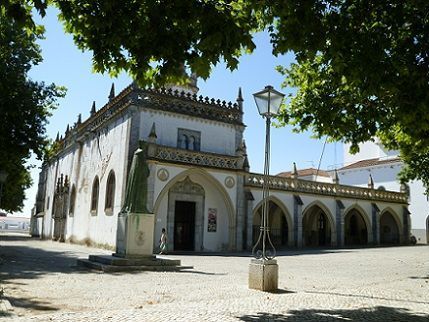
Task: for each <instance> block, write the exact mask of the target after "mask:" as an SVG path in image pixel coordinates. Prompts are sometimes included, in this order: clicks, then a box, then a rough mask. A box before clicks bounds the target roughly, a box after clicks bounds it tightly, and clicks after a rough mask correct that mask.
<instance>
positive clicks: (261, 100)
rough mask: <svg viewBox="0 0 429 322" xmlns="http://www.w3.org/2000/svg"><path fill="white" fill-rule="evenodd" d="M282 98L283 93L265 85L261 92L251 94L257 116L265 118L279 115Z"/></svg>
mask: <svg viewBox="0 0 429 322" xmlns="http://www.w3.org/2000/svg"><path fill="white" fill-rule="evenodd" d="M284 96H285V95H284V94H283V93H280V92H279V91H276V90H275V89H274V88H273V87H272V86H271V85H267V86H265V88H264V89H263V90H262V91H260V92H257V93H255V94H253V97H254V98H255V102H256V106H257V107H258V111H259V114H261V115H262V116H265V117H271V116H273V115H277V114H278V113H279V110H280V106H281V104H282V101H283V97H284Z"/></svg>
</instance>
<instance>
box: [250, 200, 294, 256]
mask: <svg viewBox="0 0 429 322" xmlns="http://www.w3.org/2000/svg"><path fill="white" fill-rule="evenodd" d="M262 209H263V205H261V206H260V207H259V208H258V210H257V211H256V213H255V215H254V216H253V243H252V244H253V245H255V244H256V242H257V240H258V237H259V233H260V227H261V220H262ZM268 214H269V216H268V227H269V228H270V239H271V242H272V243H273V246H274V247H275V248H276V249H282V248H286V247H287V246H288V241H289V225H288V221H287V218H286V216H287V214H285V213H284V211H283V210H282V209H281V208H280V207H279V206H278V205H277V204H276V203H275V202H273V201H272V200H270V201H269V204H268Z"/></svg>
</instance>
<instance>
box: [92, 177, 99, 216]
mask: <svg viewBox="0 0 429 322" xmlns="http://www.w3.org/2000/svg"><path fill="white" fill-rule="evenodd" d="M99 190H100V180H99V179H98V176H95V178H94V181H93V182H92V191H91V209H90V210H91V214H97V208H98V195H99Z"/></svg>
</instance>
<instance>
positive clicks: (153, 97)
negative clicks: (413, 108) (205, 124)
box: [133, 88, 243, 124]
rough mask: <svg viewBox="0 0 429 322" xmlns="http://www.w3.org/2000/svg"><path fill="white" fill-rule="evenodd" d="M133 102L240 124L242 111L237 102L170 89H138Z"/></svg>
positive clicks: (158, 108)
mask: <svg viewBox="0 0 429 322" xmlns="http://www.w3.org/2000/svg"><path fill="white" fill-rule="evenodd" d="M136 92H137V93H138V95H137V97H136V98H134V99H133V103H134V104H135V105H137V106H139V105H144V106H145V107H149V108H155V109H157V110H163V111H170V112H176V113H180V114H187V115H192V116H197V117H201V118H205V119H210V120H215V121H220V122H223V123H231V124H242V123H243V111H242V110H241V109H240V106H239V105H238V104H237V103H232V102H226V101H221V100H219V99H217V100H216V99H214V98H211V99H210V98H209V97H207V96H206V97H203V96H202V95H200V96H197V95H196V94H191V93H189V92H185V91H181V92H179V91H178V90H172V89H171V88H170V89H165V88H161V89H138V90H137V91H136Z"/></svg>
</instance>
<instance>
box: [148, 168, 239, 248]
mask: <svg viewBox="0 0 429 322" xmlns="http://www.w3.org/2000/svg"><path fill="white" fill-rule="evenodd" d="M154 169H155V171H156V173H157V172H158V171H159V170H160V169H165V170H167V171H168V173H169V178H168V180H166V181H161V180H159V179H158V178H157V179H156V181H155V189H154V200H155V202H154V207H153V211H154V213H155V216H156V217H155V218H156V219H155V234H154V245H155V247H156V246H157V245H159V239H160V235H161V229H162V228H165V227H166V226H167V212H168V192H169V189H170V188H171V187H172V186H174V184H175V183H177V182H180V181H183V180H184V179H185V178H186V177H187V176H189V178H190V179H191V181H192V182H194V183H197V184H199V185H201V186H202V187H203V188H204V192H205V197H204V210H203V216H204V224H203V247H204V251H221V250H226V249H228V245H229V242H230V238H235V232H232V231H231V230H230V228H231V222H232V223H233V224H234V223H235V212H236V197H237V191H236V189H237V185H236V184H235V185H234V187H232V188H227V187H226V186H225V183H224V182H225V178H226V177H228V176H232V177H233V178H234V180H235V182H237V178H236V176H235V174H234V173H232V174H231V172H227V171H216V170H204V169H197V168H189V167H179V166H173V165H163V164H157V165H156V167H154ZM209 208H216V209H217V231H216V232H208V231H207V225H208V210H209ZM168 233H169V234H173V233H174V232H168ZM230 233H233V235H232V236H230ZM170 247H171V246H170Z"/></svg>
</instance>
